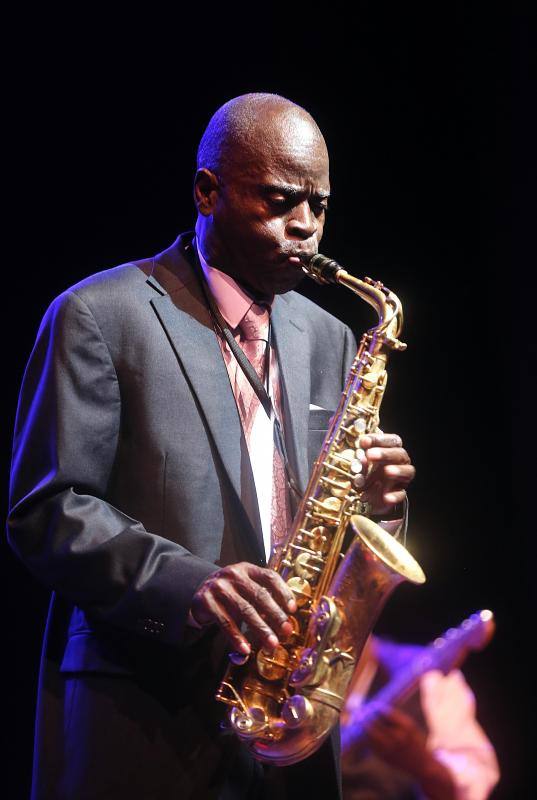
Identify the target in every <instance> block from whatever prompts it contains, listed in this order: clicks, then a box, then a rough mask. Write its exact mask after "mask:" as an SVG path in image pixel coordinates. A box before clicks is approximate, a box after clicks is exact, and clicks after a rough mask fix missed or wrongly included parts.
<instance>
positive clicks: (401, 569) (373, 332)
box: [216, 254, 425, 766]
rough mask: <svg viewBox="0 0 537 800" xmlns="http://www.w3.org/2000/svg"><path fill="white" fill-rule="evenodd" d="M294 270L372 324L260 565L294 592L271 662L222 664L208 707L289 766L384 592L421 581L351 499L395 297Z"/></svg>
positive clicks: (368, 283)
mask: <svg viewBox="0 0 537 800" xmlns="http://www.w3.org/2000/svg"><path fill="white" fill-rule="evenodd" d="M304 271H305V273H306V274H307V275H308V276H309V277H310V278H313V279H314V280H316V281H317V282H318V283H323V284H326V283H338V284H341V285H343V286H346V287H347V288H348V289H350V290H351V291H352V292H354V293H355V294H357V295H359V296H360V297H361V298H362V299H363V300H365V301H366V302H367V303H369V304H370V305H372V306H373V307H374V308H375V310H376V312H377V314H378V318H379V321H378V324H377V325H376V326H375V327H374V328H371V329H370V330H368V331H366V332H365V333H364V335H363V336H362V339H361V342H360V345H359V348H358V352H357V354H356V357H355V359H354V361H353V364H352V367H351V370H350V372H349V375H348V377H347V381H346V385H345V389H344V391H343V394H342V396H341V399H340V402H339V405H338V408H337V410H336V412H335V414H334V416H333V418H332V422H331V425H330V428H329V430H328V432H327V435H326V438H325V440H324V442H323V446H322V449H321V453H320V455H319V458H318V459H317V461H316V462H315V467H314V469H313V473H312V475H311V478H310V481H309V483H308V487H307V489H306V493H305V495H304V498H303V499H302V501H301V504H300V506H299V508H298V511H297V515H296V518H295V521H294V523H293V526H292V528H291V531H290V533H289V536H288V538H287V540H286V542H285V543H284V544H283V545H282V546H281V547H280V548H278V549H277V550H275V552H274V553H273V554H272V557H271V560H270V563H269V566H270V567H271V568H272V569H274V570H276V572H278V573H279V574H280V575H281V577H282V578H283V580H284V581H286V583H287V585H288V586H289V587H290V588H291V589H292V591H293V593H294V596H295V599H296V603H297V606H298V610H297V612H296V614H294V615H292V616H291V617H290V619H291V622H292V624H293V632H292V634H291V635H290V636H289V637H288V638H287V639H286V640H284V641H282V642H281V644H280V646H279V647H277V648H276V650H275V651H274V652H272V651H268V650H265V649H259V650H257V651H255V650H253V651H252V653H251V654H250V656H249V657H247V659H246V661H245V663H242V664H239V663H230V664H229V666H228V669H227V672H226V675H225V676H224V679H223V681H222V683H221V685H220V687H219V689H218V692H217V695H216V698H217V700H220V701H222V702H223V703H226V704H228V705H229V706H231V708H230V711H229V720H230V724H231V728H232V729H233V730H234V731H235V732H236V733H237V734H238V735H239V737H240V738H241V739H242V740H243V741H244V742H245V743H246V744H247V745H248V747H249V749H250V751H251V753H252V755H253V756H254V757H255V758H257V759H258V760H260V761H264V762H267V763H272V764H277V765H280V766H283V765H287V764H294V763H296V762H298V761H301V760H302V759H304V758H306V757H307V756H309V755H311V753H313V752H315V750H317V749H318V748H319V747H320V746H321V744H322V743H323V741H324V740H325V739H326V737H327V736H328V735H329V733H330V731H331V730H332V728H333V727H334V726H335V725H336V723H337V721H338V718H339V714H340V712H341V710H342V708H343V702H344V699H345V695H346V692H347V687H348V684H349V681H350V679H351V677H352V674H353V671H354V667H355V666H356V663H357V662H358V659H359V657H360V654H361V651H362V649H363V647H364V644H365V641H366V639H367V637H368V635H369V633H370V632H371V629H372V628H373V625H374V624H375V622H376V620H377V618H378V615H379V613H380V611H381V610H382V608H383V606H384V604H385V602H386V600H387V598H388V596H389V594H390V593H391V592H392V591H393V589H394V588H395V587H396V586H397V585H398V584H399V583H401V582H402V581H404V580H408V581H411V582H412V583H417V584H419V583H423V582H424V581H425V575H424V574H423V571H422V569H421V567H420V566H419V564H418V563H417V562H416V561H415V560H414V558H413V557H412V556H411V555H410V553H409V552H408V551H407V550H406V549H405V548H404V547H403V545H402V544H401V543H400V542H398V541H396V539H395V538H394V537H393V536H391V535H390V534H389V533H387V532H386V531H384V530H383V529H382V528H381V527H380V526H379V525H377V524H376V523H374V522H372V521H371V520H370V519H369V518H368V517H367V516H366V513H367V506H366V504H364V503H363V502H362V501H361V493H362V488H363V485H364V483H365V476H364V475H363V474H362V464H361V461H360V455H361V454H360V453H357V449H358V448H359V438H360V436H362V435H364V434H367V433H370V432H373V431H376V430H377V428H378V425H379V410H380V405H381V402H382V398H383V395H384V391H385V388H386V379H387V373H386V362H387V358H388V353H389V352H390V350H404V349H405V348H406V345H405V344H404V343H403V342H401V341H399V339H398V336H399V334H400V332H401V328H402V324H403V312H402V307H401V303H400V301H399V299H398V298H397V297H396V296H395V295H394V294H393V293H392V292H390V291H389V290H388V289H386V288H385V287H384V286H383V285H382V283H379V282H378V281H372V280H371V279H370V278H365V279H364V280H363V281H362V280H359V279H358V278H355V277H354V276H352V275H350V274H349V273H348V272H346V271H345V270H344V269H342V268H341V267H340V266H339V265H338V264H337V263H336V262H335V261H332V260H330V259H328V258H326V256H323V255H321V254H317V255H315V256H313V257H312V258H310V259H308V261H307V262H306V263H305V264H304Z"/></svg>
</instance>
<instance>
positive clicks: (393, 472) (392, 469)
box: [386, 464, 400, 475]
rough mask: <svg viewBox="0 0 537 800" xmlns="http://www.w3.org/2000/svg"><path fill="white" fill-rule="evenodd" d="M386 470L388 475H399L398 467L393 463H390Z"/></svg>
mask: <svg viewBox="0 0 537 800" xmlns="http://www.w3.org/2000/svg"><path fill="white" fill-rule="evenodd" d="M386 472H387V473H388V475H399V474H400V472H399V467H395V466H394V465H393V464H390V465H389V466H387V467H386Z"/></svg>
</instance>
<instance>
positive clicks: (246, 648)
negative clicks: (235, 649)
mask: <svg viewBox="0 0 537 800" xmlns="http://www.w3.org/2000/svg"><path fill="white" fill-rule="evenodd" d="M239 650H240V651H241V653H244V655H245V656H248V655H250V645H249V644H248V642H241V643H240V645H239Z"/></svg>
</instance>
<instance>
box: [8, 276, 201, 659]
mask: <svg viewBox="0 0 537 800" xmlns="http://www.w3.org/2000/svg"><path fill="white" fill-rule="evenodd" d="M120 422H121V396H120V387H119V384H118V379H117V375H116V372H115V368H114V364H113V362H112V358H111V356H110V353H109V350H108V347H107V345H106V343H105V341H104V339H103V336H102V334H101V331H100V330H99V327H98V325H97V323H96V320H95V318H94V316H93V315H92V313H91V312H90V309H89V308H88V306H87V305H86V304H85V303H84V301H83V300H82V299H81V297H79V296H78V295H77V294H76V292H75V291H72V290H71V291H68V292H66V293H64V294H63V295H61V296H60V297H59V298H57V300H55V301H54V302H53V304H52V305H51V307H50V308H49V309H48V311H47V313H46V315H45V317H44V319H43V322H42V324H41V327H40V329H39V333H38V336H37V341H36V344H35V347H34V349H33V351H32V354H31V357H30V360H29V363H28V366H27V368H26V371H25V375H24V379H23V384H22V389H21V394H20V398H19V406H18V411H17V419H16V425H15V436H14V447H13V461H12V472H11V484H10V513H9V517H8V536H9V540H10V543H11V545H12V547H13V549H14V550H15V551H16V553H17V554H18V556H19V557H20V558H21V559H22V561H24V562H25V563H26V565H27V566H28V568H29V569H30V570H31V571H32V572H33V573H34V574H35V575H36V576H37V577H38V578H39V579H40V580H41V581H42V582H43V583H45V584H46V585H48V586H49V587H50V588H52V589H55V590H56V591H57V592H58V593H59V594H61V595H62V596H63V597H65V598H67V599H68V600H69V601H70V602H72V603H73V604H75V605H77V606H79V607H81V608H82V609H84V611H86V612H87V613H89V614H91V615H92V616H93V617H95V618H97V619H99V620H102V621H105V622H107V623H110V624H111V625H114V626H118V627H120V628H123V629H125V630H129V631H135V632H138V633H142V634H143V633H144V632H145V633H147V634H149V635H152V634H154V633H155V626H156V628H157V629H158V632H159V634H160V635H159V641H163V642H167V643H170V644H178V643H180V642H181V641H182V636H183V629H184V625H185V623H186V622H187V617H188V611H189V608H190V603H191V599H192V596H193V594H194V592H195V591H196V589H197V587H198V586H199V584H200V583H201V582H202V581H203V580H204V579H205V578H206V577H207V575H209V574H210V573H211V572H213V571H214V570H215V569H217V567H216V566H215V565H214V564H211V563H209V562H206V561H203V560H202V559H200V558H197V557H196V556H194V555H193V554H192V553H190V552H189V551H188V550H186V549H185V548H183V547H181V546H179V545H178V544H175V543H174V542H171V541H169V540H167V539H165V538H163V537H161V536H158V535H155V534H153V533H151V532H150V531H148V530H146V529H145V528H144V526H143V525H142V524H141V523H140V522H139V521H137V520H136V519H132V518H130V517H129V516H127V515H126V514H124V513H122V512H121V510H120V509H118V508H115V507H114V506H112V505H111V504H110V503H108V502H107V501H106V500H105V499H104V498H105V497H106V495H107V487H108V484H109V481H110V476H111V473H112V470H113V467H114V459H115V453H116V447H117V443H118V435H119V429H120ZM148 621H149V622H151V623H154V624H152V626H149V629H148V626H147V622H148Z"/></svg>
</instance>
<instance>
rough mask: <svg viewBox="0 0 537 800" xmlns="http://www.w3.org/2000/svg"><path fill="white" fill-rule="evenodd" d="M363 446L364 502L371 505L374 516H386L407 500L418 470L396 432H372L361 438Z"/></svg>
mask: <svg viewBox="0 0 537 800" xmlns="http://www.w3.org/2000/svg"><path fill="white" fill-rule="evenodd" d="M360 446H361V448H362V449H363V450H364V451H365V457H364V459H362V463H363V464H364V474H366V475H367V480H366V483H365V486H364V490H363V494H362V500H363V501H364V502H367V503H369V504H370V511H371V513H372V514H387V513H388V512H390V511H392V509H393V508H394V506H396V505H398V504H399V503H402V502H403V501H404V499H405V497H406V489H407V487H408V485H409V483H410V482H411V481H412V480H413V479H414V476H415V474H416V470H415V468H414V467H413V466H412V464H411V461H410V456H409V455H408V453H407V451H406V450H405V449H404V447H403V442H402V441H401V437H400V436H398V435H397V434H395V433H369V434H367V435H365V436H362V437H361V438H360ZM365 470H368V471H367V472H365Z"/></svg>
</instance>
